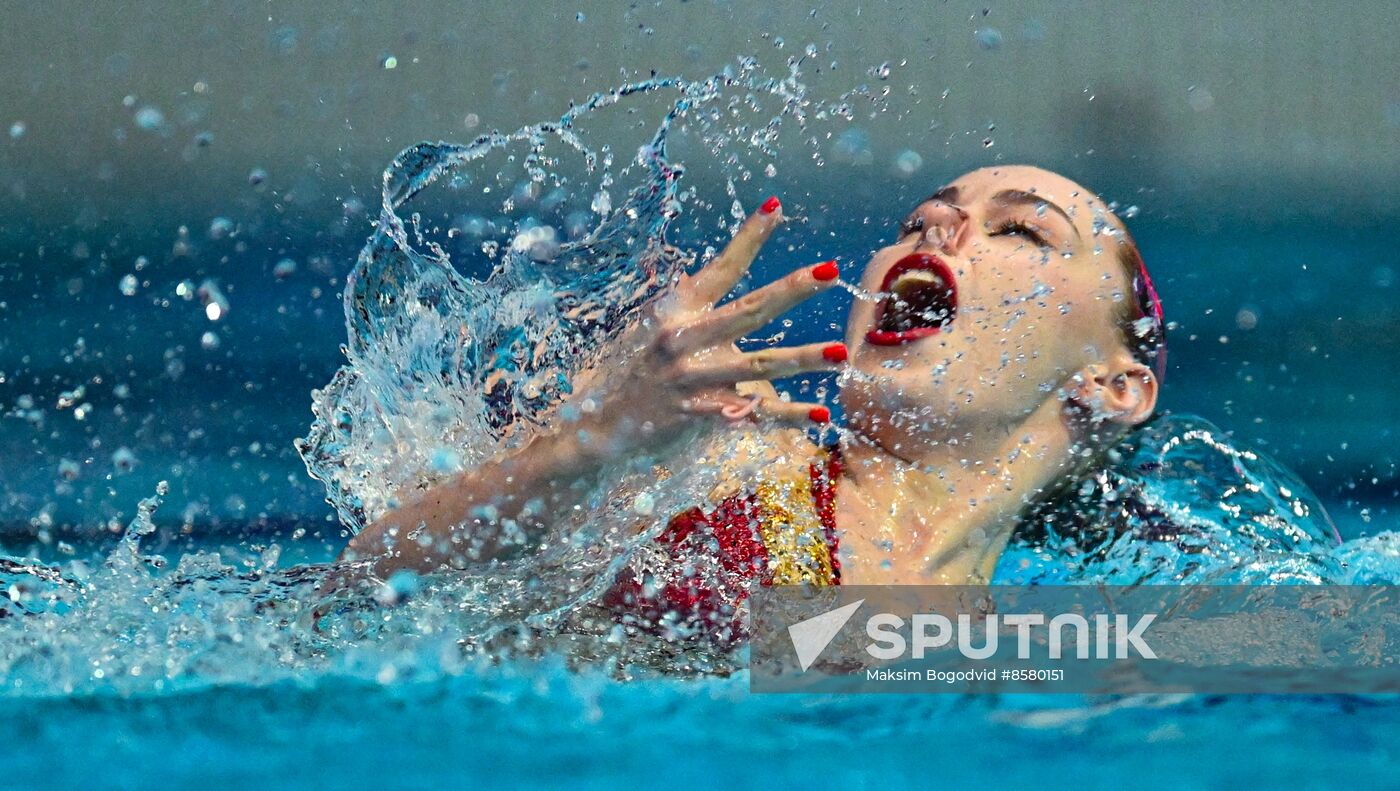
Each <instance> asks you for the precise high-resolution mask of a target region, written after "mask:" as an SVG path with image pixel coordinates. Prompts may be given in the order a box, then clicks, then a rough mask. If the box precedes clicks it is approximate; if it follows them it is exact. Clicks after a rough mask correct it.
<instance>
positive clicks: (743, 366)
mask: <svg viewBox="0 0 1400 791" xmlns="http://www.w3.org/2000/svg"><path fill="white" fill-rule="evenodd" d="M845 362H846V344H844V343H810V344H807V345H805V346H793V347H775V348H771V349H760V350H758V351H755V352H748V353H739V354H732V353H727V354H723V355H719V354H716V355H711V356H709V357H707V358H701V359H700V360H698V361H695V362H692V363H690V364H689V365H687V366H686V369H685V372H684V373H683V374H682V375H681V377H682V379H683V381H684V382H685V383H686V384H691V385H702V386H703V385H720V384H734V383H737V382H742V381H745V380H749V379H781V378H783V377H785V376H794V375H796V374H800V373H807V372H811V371H835V370H837V369H838V368H840V367H841V365H842V364H843V363H845Z"/></svg>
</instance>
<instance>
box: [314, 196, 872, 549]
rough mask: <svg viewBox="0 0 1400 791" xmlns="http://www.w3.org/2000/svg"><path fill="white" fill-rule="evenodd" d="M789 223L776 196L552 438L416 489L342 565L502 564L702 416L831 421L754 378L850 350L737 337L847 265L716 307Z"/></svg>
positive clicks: (585, 386) (680, 288)
mask: <svg viewBox="0 0 1400 791" xmlns="http://www.w3.org/2000/svg"><path fill="white" fill-rule="evenodd" d="M782 220H783V216H782V208H781V206H779V205H778V203H777V200H776V199H772V198H770V199H769V201H768V202H767V203H765V204H764V206H763V208H762V209H760V210H759V211H758V212H757V213H755V214H753V215H750V216H749V218H748V219H747V220H745V221H744V223H743V225H742V226H741V227H740V229H739V232H738V233H737V234H736V235H735V236H734V239H733V240H731V241H730V243H729V245H728V246H727V247H726V248H725V249H724V252H722V253H721V254H720V255H718V256H716V257H715V258H714V260H712V261H710V262H709V263H708V264H706V265H705V266H704V267H703V268H702V269H701V270H699V271H698V272H696V273H695V274H694V275H686V276H683V277H682V279H681V282H680V283H678V284H677V288H676V290H675V292H674V293H672V294H671V295H668V296H667V297H666V298H664V299H663V300H660V301H659V302H658V304H657V305H656V306H655V307H654V308H652V309H651V312H650V313H649V314H648V315H647V316H646V317H645V318H644V320H642V321H640V322H638V323H637V325H636V326H635V327H634V328H633V329H632V330H631V331H630V332H629V333H628V334H626V335H625V336H624V337H623V338H621V339H619V341H618V343H617V352H616V353H615V354H613V355H610V356H609V359H608V360H607V361H606V362H604V363H602V364H600V365H599V367H597V368H596V369H593V370H591V371H587V372H585V374H584V375H583V376H581V377H580V387H579V388H578V389H577V395H575V396H574V397H573V398H571V399H570V400H569V402H568V404H567V406H568V408H566V409H561V410H560V411H559V412H558V413H557V414H558V417H557V419H556V422H555V425H553V426H551V427H550V430H549V431H548V432H546V433H542V434H540V435H538V436H536V437H535V438H534V439H533V441H531V442H529V443H528V444H527V445H525V446H524V447H522V448H520V449H518V450H515V451H513V452H511V453H510V454H509V455H507V456H505V457H503V458H501V459H498V460H495V461H492V462H490V463H487V464H485V465H482V466H480V467H477V468H475V469H472V470H469V471H466V472H463V473H461V474H459V475H457V476H455V477H453V478H450V479H448V480H446V481H444V482H442V483H439V484H438V485H436V486H434V487H433V488H432V489H429V490H427V491H424V492H419V493H416V494H414V495H411V496H409V497H408V498H406V502H405V503H404V505H402V506H401V507H399V508H397V509H395V510H392V511H390V512H389V513H388V514H386V515H384V516H383V517H382V518H380V519H379V520H378V521H377V522H375V523H374V524H372V525H370V526H369V527H368V528H366V529H365V530H364V531H363V532H361V533H360V534H359V535H357V536H355V538H354V539H352V540H351V542H350V545H349V546H348V547H347V548H346V551H345V552H344V553H343V554H342V559H362V558H374V559H375V562H374V571H375V572H376V574H377V575H379V576H381V577H382V576H385V575H387V574H389V573H392V572H393V571H395V570H397V569H411V570H414V571H433V570H437V569H441V568H443V567H461V566H463V565H466V564H470V563H473V562H476V561H480V560H485V559H489V558H491V557H495V556H497V555H498V554H500V553H501V552H502V551H503V550H508V549H509V548H510V547H512V546H515V545H518V544H521V543H523V542H525V541H526V540H527V539H528V537H529V536H530V535H531V534H533V533H537V532H538V531H539V528H540V527H542V526H545V525H549V524H552V523H555V522H556V521H557V520H558V519H560V518H562V517H564V516H566V515H567V514H568V512H569V511H570V510H572V509H573V508H574V507H575V506H576V505H578V504H579V503H580V502H582V499H583V498H584V497H585V496H586V495H587V492H588V490H589V488H591V487H590V486H589V484H590V483H591V480H590V477H591V476H592V475H594V474H595V472H596V471H597V470H598V468H599V467H600V466H601V464H602V463H603V462H605V461H607V460H609V459H614V458H619V457H623V456H627V455H630V454H635V453H639V452H657V451H659V450H662V449H664V448H665V447H667V446H668V445H669V444H670V443H673V442H676V441H680V440H682V439H683V438H684V437H686V436H687V435H688V433H689V432H688V429H691V428H694V427H695V426H696V424H697V423H714V422H719V423H721V424H723V423H726V422H727V423H731V424H737V423H742V422H744V421H747V420H753V419H756V418H768V419H773V420H777V421H790V422H805V421H808V420H813V419H819V420H824V419H825V414H826V412H825V410H824V409H823V408H821V407H820V406H818V405H815V404H802V403H790V402H785V401H782V400H781V399H779V398H777V397H776V393H775V391H773V389H772V388H771V386H767V384H766V382H760V384H761V385H762V386H761V387H760V386H755V380H769V379H776V378H781V377H785V376H792V375H794V374H797V373H801V372H804V371H820V370H832V369H834V368H835V367H837V366H838V365H839V364H840V363H841V362H842V361H843V360H844V359H845V348H844V346H841V345H840V344H832V343H819V344H810V345H806V346H797V347H787V348H770V349H763V350H760V351H755V352H748V353H745V352H741V351H740V350H739V349H738V347H737V346H736V345H735V341H736V340H737V339H739V338H741V337H743V336H744V335H745V334H747V333H750V332H753V331H754V330H757V329H759V328H760V327H762V326H764V325H765V324H767V323H768V322H770V321H772V320H773V319H775V318H777V317H778V316H779V315H781V314H782V313H784V312H786V311H787V310H788V309H790V308H792V307H793V306H795V305H797V304H798V303H800V302H802V301H803V300H806V299H808V298H809V297H812V296H814V295H816V294H818V293H820V292H822V291H824V290H826V289H827V288H830V287H831V286H832V285H834V284H835V283H836V276H837V267H836V264H835V262H833V261H828V262H826V263H823V264H818V265H816V266H811V267H804V268H802V269H799V270H797V271H795V272H792V273H790V274H789V275H787V276H786V277H784V278H782V279H781V280H778V281H776V282H774V283H770V284H768V285H766V286H764V287H762V288H759V289H757V290H754V291H751V292H749V293H747V294H745V295H744V296H742V297H739V298H737V299H734V300H732V301H730V302H728V303H725V304H723V305H717V304H716V303H718V302H719V300H721V299H723V298H724V297H725V295H727V294H728V293H729V292H730V290H732V289H733V288H734V286H735V284H737V283H738V282H739V280H740V279H741V278H742V277H743V276H744V273H745V272H747V271H748V269H749V267H750V266H751V265H752V263H753V260H754V258H755V256H757V254H758V251H759V249H760V248H761V247H762V246H763V243H764V242H765V241H766V240H767V239H768V237H769V235H771V234H772V232H773V230H774V229H775V228H776V227H777V226H778V225H779V224H780V223H781V222H782ZM741 391H742V392H741ZM754 393H766V394H767V395H755V394H754ZM565 415H569V416H572V417H571V418H565V417H564V416H565Z"/></svg>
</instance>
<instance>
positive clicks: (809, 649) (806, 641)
mask: <svg viewBox="0 0 1400 791" xmlns="http://www.w3.org/2000/svg"><path fill="white" fill-rule="evenodd" d="M862 604H865V599H861V600H860V601H858V602H852V603H851V604H847V605H845V606H844V607H837V608H836V609H834V610H829V611H827V612H824V613H822V614H821V615H817V616H814V617H812V618H808V619H807V620H805V621H798V622H797V623H795V624H793V625H792V626H789V627H788V637H790V638H791V639H792V647H793V650H795V651H796V652H797V663H798V664H799V665H801V667H802V672H804V673H805V672H807V668H809V667H811V666H812V663H813V662H815V661H817V657H819V656H821V655H822V651H825V650H826V647H827V646H828V645H831V641H832V640H834V639H836V635H837V634H839V633H840V631H841V627H843V626H845V625H846V622H847V621H849V620H851V616H852V615H855V614H856V610H859V609H860V606H861V605H862Z"/></svg>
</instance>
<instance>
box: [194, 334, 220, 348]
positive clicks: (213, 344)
mask: <svg viewBox="0 0 1400 791" xmlns="http://www.w3.org/2000/svg"><path fill="white" fill-rule="evenodd" d="M220 343H221V341H220V340H219V336H218V335H217V334H215V333H213V332H206V333H204V334H203V335H201V336H199V346H200V348H202V349H204V350H205V351H207V352H212V351H214V350H215V349H217V348H219V344H220Z"/></svg>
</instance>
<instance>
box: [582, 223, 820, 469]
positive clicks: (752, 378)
mask: <svg viewBox="0 0 1400 791" xmlns="http://www.w3.org/2000/svg"><path fill="white" fill-rule="evenodd" d="M764 209H767V210H766V211H765V210H763V209H760V210H759V212H757V213H755V214H752V215H750V216H749V218H748V219H747V220H745V221H744V224H743V225H742V226H741V227H740V229H739V232H738V233H737V234H736V235H735V237H734V239H733V240H732V241H730V243H729V245H728V246H727V247H725V249H724V251H723V252H722V253H720V255H718V256H717V257H716V258H715V259H714V260H712V261H710V262H709V263H708V264H707V265H705V266H704V267H703V268H702V269H701V270H700V271H698V272H696V273H695V274H693V275H685V276H683V277H682V278H681V280H680V283H679V284H678V285H677V287H676V290H675V292H674V293H672V294H670V295H668V297H667V298H665V299H663V300H661V301H660V302H659V303H658V304H657V305H656V306H655V307H653V308H652V309H651V312H650V314H649V315H648V316H647V317H646V318H645V319H644V320H642V321H641V322H639V323H638V324H637V326H636V327H635V328H634V329H633V330H631V331H630V332H629V333H628V334H627V335H625V336H624V337H623V338H621V339H619V341H618V344H617V349H618V350H619V352H620V353H619V354H618V355H617V356H616V357H617V358H616V359H609V360H608V361H607V362H605V363H604V364H602V365H600V366H599V367H597V368H595V369H593V370H591V371H589V372H587V373H586V374H585V375H584V376H583V377H581V380H580V386H579V388H578V392H579V395H578V396H577V397H576V398H574V399H572V400H571V401H570V404H571V405H573V406H574V407H578V408H580V413H579V414H580V416H579V418H578V420H577V424H578V425H577V426H574V427H573V429H574V430H576V431H579V432H580V433H581V435H582V436H586V437H587V439H588V441H587V447H583V448H581V449H580V451H581V452H583V453H585V454H587V455H594V454H598V455H602V454H608V455H612V454H619V453H626V452H627V451H630V450H635V449H637V448H639V447H642V446H646V445H649V444H655V443H663V442H665V441H666V440H668V439H670V438H672V437H674V436H677V435H678V434H679V433H680V432H681V431H683V430H684V429H685V428H686V427H687V426H688V425H693V424H695V423H696V422H703V421H714V420H716V419H720V420H723V421H726V422H729V423H731V424H738V423H742V422H745V421H751V420H758V419H773V420H778V421H788V422H803V423H805V422H807V421H813V420H815V421H817V422H825V421H826V420H827V419H828V416H829V414H830V413H829V412H828V410H827V409H826V407H824V406H822V405H820V404H810V403H793V402H786V401H783V400H781V399H780V398H778V397H777V391H775V390H774V389H773V388H772V386H771V385H769V384H768V383H767V381H766V380H771V379H777V378H782V377H786V376H792V375H794V374H798V373H803V372H808V371H827V370H835V369H836V368H837V367H839V366H840V364H841V363H842V362H844V361H845V359H846V348H845V345H844V344H841V343H815V344H809V345H806V346H797V347H787V348H782V347H779V348H770V349H763V350H759V351H754V352H747V353H746V352H742V351H740V350H739V349H738V347H737V346H736V345H735V342H736V341H737V340H738V339H739V338H741V337H743V336H744V335H746V334H748V333H750V332H753V331H755V330H757V329H759V328H761V327H763V326H764V325H766V324H768V323H769V322H771V321H773V320H774V319H776V318H777V317H778V316H780V315H782V314H783V313H785V312H787V311H788V310H789V309H791V308H792V307H794V306H796V305H797V304H799V303H801V302H803V301H804V300H807V299H809V298H811V297H813V296H815V295H817V294H819V293H821V292H823V291H825V290H827V289H828V288H831V287H832V286H834V285H836V282H837V281H836V278H837V274H838V270H837V267H836V264H835V262H834V261H829V262H826V263H824V264H819V265H817V266H812V267H804V268H802V269H800V270H797V271H795V272H792V273H791V274H789V275H787V276H786V277H784V278H782V279H781V280H778V281H776V282H774V283H770V284H768V285H766V286H764V287H762V288H759V289H756V290H754V291H751V292H749V293H747V294H745V295H743V296H742V297H739V298H738V299H734V300H732V301H730V302H727V303H725V304H723V305H717V304H716V303H717V302H719V300H721V299H722V298H723V297H724V296H725V295H726V294H728V293H729V291H730V290H731V289H733V288H734V286H735V285H736V284H737V283H738V282H739V281H740V280H741V279H742V278H743V276H744V274H745V273H746V272H747V271H748V270H749V267H750V266H751V265H752V264H753V261H754V258H755V257H756V256H757V254H758V251H759V249H760V248H761V247H762V246H763V243H764V242H765V241H767V239H768V237H769V236H770V235H771V234H772V233H773V230H774V229H775V228H777V227H778V226H779V225H780V224H781V223H782V222H783V219H784V218H783V214H782V207H781V206H780V205H779V204H778V202H777V200H776V199H774V198H770V199H769V201H768V203H765V204H764ZM566 414H573V413H572V411H570V412H568V413H566ZM558 428H559V430H560V431H569V430H570V426H568V425H567V424H565V425H560V426H559V427H558Z"/></svg>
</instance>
